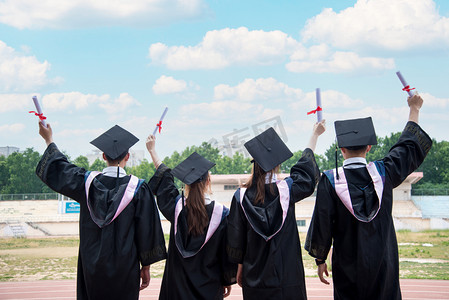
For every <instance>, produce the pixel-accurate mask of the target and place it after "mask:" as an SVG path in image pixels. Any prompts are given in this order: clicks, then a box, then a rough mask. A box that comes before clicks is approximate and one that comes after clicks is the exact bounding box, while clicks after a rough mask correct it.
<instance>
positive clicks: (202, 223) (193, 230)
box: [186, 174, 210, 235]
mask: <svg viewBox="0 0 449 300" xmlns="http://www.w3.org/2000/svg"><path fill="white" fill-rule="evenodd" d="M205 192H210V175H209V174H207V178H205V179H204V180H202V181H200V182H194V183H192V184H191V185H186V194H187V196H186V197H188V200H187V201H186V206H187V224H188V225H189V234H192V235H201V234H203V233H204V230H205V229H206V227H207V225H208V224H209V216H208V215H207V211H206V205H205V203H204V193H205Z"/></svg>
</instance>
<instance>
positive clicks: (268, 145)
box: [244, 127, 293, 172]
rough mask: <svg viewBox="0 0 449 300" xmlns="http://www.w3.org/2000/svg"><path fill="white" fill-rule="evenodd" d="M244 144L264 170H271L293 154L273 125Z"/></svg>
mask: <svg viewBox="0 0 449 300" xmlns="http://www.w3.org/2000/svg"><path fill="white" fill-rule="evenodd" d="M244 146H245V148H246V150H248V152H249V154H251V156H252V157H253V159H254V160H255V161H256V162H257V163H258V164H259V165H260V167H261V168H262V169H263V170H264V171H265V172H268V171H270V170H273V169H274V168H275V167H276V166H278V165H279V164H281V163H283V162H284V161H286V160H287V159H289V158H290V157H292V156H293V153H292V152H291V151H290V150H289V149H288V147H287V145H285V143H284V142H283V141H282V140H281V138H280V137H279V135H278V134H277V133H276V131H275V130H274V129H273V127H270V128H268V129H267V130H265V131H264V132H262V133H261V134H259V135H258V136H256V137H254V138H253V139H251V140H249V141H248V142H246V143H245V145H244Z"/></svg>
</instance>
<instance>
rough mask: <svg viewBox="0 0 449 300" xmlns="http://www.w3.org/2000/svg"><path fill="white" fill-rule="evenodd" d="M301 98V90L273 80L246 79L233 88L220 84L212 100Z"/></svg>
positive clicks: (215, 89)
mask: <svg viewBox="0 0 449 300" xmlns="http://www.w3.org/2000/svg"><path fill="white" fill-rule="evenodd" d="M301 97H303V92H302V90H301V89H297V88H291V87H289V86H288V85H287V84H285V83H283V82H279V81H277V80H276V79H274V78H259V79H251V78H247V79H245V80H244V81H243V82H241V83H239V84H238V85H236V86H235V87H231V86H229V85H227V84H220V85H217V86H216V87H215V88H214V98H215V99H216V100H225V99H229V100H231V99H232V100H234V99H238V100H241V101H254V100H279V99H284V100H285V99H299V98H301Z"/></svg>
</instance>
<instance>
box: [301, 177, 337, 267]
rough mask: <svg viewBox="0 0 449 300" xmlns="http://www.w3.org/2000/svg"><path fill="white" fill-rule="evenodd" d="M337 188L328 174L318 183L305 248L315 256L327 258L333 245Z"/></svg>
mask: <svg viewBox="0 0 449 300" xmlns="http://www.w3.org/2000/svg"><path fill="white" fill-rule="evenodd" d="M333 194H335V190H334V189H333V188H332V186H331V183H330V182H329V179H328V178H327V176H326V175H324V174H323V175H322V176H321V179H320V182H319V183H318V188H317V196H316V202H315V208H314V210H313V215H312V220H311V222H310V226H309V230H308V232H307V237H306V242H305V244H304V248H305V249H306V250H307V251H308V252H309V254H310V255H311V256H313V257H315V258H318V259H322V260H325V259H326V258H327V254H328V253H329V250H330V248H331V245H332V236H333V231H332V230H333V228H334V226H333V223H334V216H335V209H336V208H335V202H334V201H333V199H335V196H336V195H333Z"/></svg>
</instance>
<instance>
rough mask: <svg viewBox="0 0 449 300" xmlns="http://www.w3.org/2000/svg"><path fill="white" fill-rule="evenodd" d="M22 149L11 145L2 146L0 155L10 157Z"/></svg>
mask: <svg viewBox="0 0 449 300" xmlns="http://www.w3.org/2000/svg"><path fill="white" fill-rule="evenodd" d="M19 151H20V149H19V148H17V147H10V146H6V147H0V156H2V155H3V156H4V157H8V156H10V155H11V154H13V153H14V152H19Z"/></svg>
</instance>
